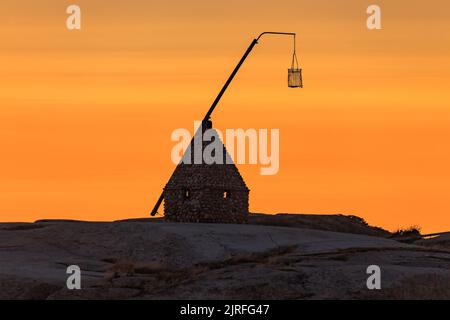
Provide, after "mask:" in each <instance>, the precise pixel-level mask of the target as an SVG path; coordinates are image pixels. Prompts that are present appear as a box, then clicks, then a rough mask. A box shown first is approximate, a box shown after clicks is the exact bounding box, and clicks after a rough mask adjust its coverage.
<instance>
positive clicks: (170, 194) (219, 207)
mask: <svg viewBox="0 0 450 320" xmlns="http://www.w3.org/2000/svg"><path fill="white" fill-rule="evenodd" d="M203 128H204V129H203V130H202V131H200V130H199V131H197V134H203V132H205V129H210V130H214V129H212V123H211V122H210V121H208V122H207V123H206V124H204V125H203ZM214 131H215V130H214ZM212 142H214V139H212ZM212 142H209V143H206V142H203V143H202V151H203V150H204V148H205V147H206V146H208V145H209V144H210V143H212ZM218 142H220V145H221V147H222V148H223V155H224V161H223V163H220V164H219V163H213V164H206V163H202V164H194V161H193V160H194V157H193V154H191V152H190V151H191V150H192V149H193V144H191V146H190V147H189V148H188V150H186V153H185V157H187V156H190V157H191V160H192V161H190V163H188V164H186V163H184V162H181V163H180V164H179V165H178V166H177V168H176V169H175V171H174V173H173V174H172V177H171V178H170V180H169V182H168V183H167V185H166V186H165V188H164V215H165V220H167V221H176V222H206V223H245V222H247V216H248V213H249V204H248V202H249V192H250V190H249V189H248V188H247V185H246V184H245V182H244V179H243V178H242V176H241V174H240V173H239V170H238V168H237V167H236V165H235V164H234V163H232V161H231V160H230V161H226V158H227V157H228V158H229V159H231V158H230V156H229V154H228V152H227V151H226V149H225V146H224V145H223V143H222V141H220V140H219V141H218ZM183 159H184V158H183Z"/></svg>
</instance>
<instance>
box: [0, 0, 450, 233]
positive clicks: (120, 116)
mask: <svg viewBox="0 0 450 320" xmlns="http://www.w3.org/2000/svg"><path fill="white" fill-rule="evenodd" d="M72 3H76V4H78V5H80V6H81V9H82V19H83V20H82V30H81V31H68V30H67V29H66V28H65V19H66V17H67V15H66V13H65V10H66V7H67V6H68V5H69V4H72ZM372 3H377V4H379V5H380V6H381V8H382V18H383V21H382V22H383V30H381V31H369V30H368V29H367V28H366V22H365V20H366V17H367V16H366V13H365V11H366V8H367V6H368V5H369V4H372ZM448 12H450V3H449V2H448V1H445V0H430V1H426V2H422V1H420V2H419V1H406V0H396V1H376V2H372V1H357V0H349V1H339V2H338V1H334V2H331V1H325V0H318V1H301V0H294V1H262V0H259V1H242V0H240V1H234V0H233V1H230V0H228V1H206V0H191V1H181V0H179V1H171V2H170V3H168V2H167V1H158V2H156V1H144V0H128V1H111V0H109V1H106V0H105V1H103V0H96V1H95V2H94V1H85V0H82V1H81V0H79V1H76V2H71V1H56V0H41V1H31V0H26V1H25V0H2V2H1V3H0V39H1V41H0V148H1V149H0V150H1V153H0V155H1V157H0V181H1V182H0V220H2V221H33V220H35V219H39V218H71V219H86V220H110V219H122V218H129V217H144V216H147V215H148V212H149V211H150V210H151V208H152V206H153V204H154V201H155V200H156V199H157V197H158V196H159V192H160V190H161V187H162V186H163V185H164V184H165V183H166V181H167V179H168V178H169V176H170V174H171V172H172V170H173V168H174V165H173V164H172V163H171V160H170V152H171V148H172V147H173V146H174V143H173V142H171V141H170V134H171V132H172V131H173V130H174V129H176V128H188V129H191V127H192V123H193V121H194V120H200V119H201V118H202V117H203V115H204V113H205V112H206V111H207V109H208V108H209V105H210V104H211V102H212V100H213V99H214V98H215V96H216V94H217V93H218V91H219V90H220V88H221V86H222V84H223V82H224V81H225V79H226V78H227V77H228V74H229V73H230V71H231V70H232V68H233V67H234V66H235V64H236V63H237V61H238V60H239V58H240V57H241V55H242V54H243V52H244V51H245V49H246V48H247V46H248V45H249V43H250V41H251V39H252V37H254V36H256V35H257V34H259V33H260V32H262V31H267V30H280V31H289V32H297V34H298V40H299V43H298V54H299V58H300V63H301V66H302V67H303V68H304V82H305V88H304V89H299V90H295V89H288V88H287V86H286V69H287V68H288V67H289V64H290V54H291V41H290V39H288V38H283V37H267V38H264V39H263V40H262V41H261V42H260V44H259V45H258V46H257V47H256V48H255V50H254V51H253V53H252V55H251V56H250V57H249V59H248V61H247V62H246V64H245V65H244V67H243V68H242V70H241V71H240V73H239V74H238V77H237V78H236V80H235V81H234V82H233V84H232V86H231V87H230V89H229V91H228V92H227V93H226V95H225V96H224V98H223V100H222V102H221V103H220V105H219V107H218V109H217V111H216V113H215V114H214V117H213V121H214V125H215V127H218V128H219V129H222V130H224V129H225V128H279V129H280V135H281V141H280V149H281V151H280V152H281V154H280V172H279V173H278V174H277V175H275V176H261V175H259V167H258V166H256V167H255V166H242V167H240V169H241V172H242V174H243V176H244V178H245V179H246V182H247V184H248V185H249V187H250V188H251V194H250V201H251V202H250V209H251V210H252V211H253V212H271V213H272V212H296V213H346V214H356V215H359V216H362V217H364V218H365V219H366V220H367V221H368V222H369V223H371V224H375V225H379V226H382V227H385V228H388V229H390V230H393V229H396V228H399V227H409V226H411V225H419V226H421V227H422V228H423V230H424V231H426V232H432V231H442V230H448V229H450V215H449V211H450V191H449V190H450V188H449V182H450V167H449V163H450V148H449V140H450V90H449V89H450V88H449V87H450V59H449V58H448V57H449V56H450V19H449V18H448V14H449V13H448Z"/></svg>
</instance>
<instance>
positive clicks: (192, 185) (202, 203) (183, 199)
mask: <svg viewBox="0 0 450 320" xmlns="http://www.w3.org/2000/svg"><path fill="white" fill-rule="evenodd" d="M264 35H284V36H292V37H293V40H294V54H293V56H292V65H291V68H290V69H288V86H289V87H290V88H303V80H302V69H299V66H298V61H297V55H296V52H295V47H296V44H295V36H296V35H295V33H292V32H273V31H269V32H263V33H261V34H260V35H259V36H258V37H257V38H256V39H253V41H252V42H251V43H250V46H249V47H248V48H247V50H246V51H245V53H244V55H243V56H242V58H241V60H239V62H238V64H237V65H236V67H235V68H234V69H233V71H232V72H231V74H230V76H229V77H228V79H227V81H226V82H225V84H224V86H223V87H222V89H221V90H220V92H219V94H218V95H217V97H216V99H215V100H214V102H213V103H212V105H211V107H210V108H209V110H208V112H207V113H206V115H205V117H204V118H203V121H202V130H200V133H203V132H204V130H205V128H206V127H208V126H209V128H212V123H211V115H212V113H213V111H214V109H215V108H216V106H217V104H218V103H219V101H220V99H221V98H222V96H223V94H224V93H225V91H226V90H227V88H228V86H229V85H230V83H231V82H232V81H233V79H234V77H235V76H236V74H237V72H238V71H239V69H240V68H241V66H242V64H243V63H244V61H245V59H247V57H248V55H249V54H250V52H251V51H252V50H253V48H254V47H255V45H256V44H257V43H258V41H259V40H260V39H261V37H262V36H264ZM197 133H199V131H198V132H197ZM193 141H194V140H193ZM193 141H192V142H191V145H190V146H191V147H190V148H191V149H192V146H193ZM222 146H223V144H222ZM203 147H205V145H203ZM223 148H224V155H225V157H226V156H227V155H228V154H227V152H226V150H225V147H224V146H223ZM188 150H189V149H188ZM191 163H194V162H191ZM248 195H249V189H248V188H247V186H246V184H245V182H244V179H242V176H241V175H240V173H239V171H238V169H237V168H236V166H235V165H234V164H233V163H232V162H229V161H226V162H225V164H217V163H215V164H209V165H208V164H185V163H181V164H179V165H178V166H177V168H176V169H175V171H174V173H173V174H172V176H171V178H170V179H169V182H168V183H167V184H166V186H165V188H164V189H163V192H162V193H161V195H160V196H159V198H158V200H157V201H156V203H155V206H154V207H153V210H152V211H151V215H152V216H155V215H156V214H157V213H158V209H159V207H160V206H161V203H162V202H163V201H165V202H164V214H165V218H166V220H168V221H183V222H234V223H236V222H239V223H242V222H245V221H246V220H247V215H248Z"/></svg>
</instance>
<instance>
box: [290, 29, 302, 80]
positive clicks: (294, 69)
mask: <svg viewBox="0 0 450 320" xmlns="http://www.w3.org/2000/svg"><path fill="white" fill-rule="evenodd" d="M288 86H289V88H303V79H302V69H300V68H299V67H298V60H297V54H296V53H295V37H294V54H293V55H292V64H291V68H290V69H288Z"/></svg>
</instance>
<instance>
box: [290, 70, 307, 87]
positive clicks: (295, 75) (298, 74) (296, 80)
mask: <svg viewBox="0 0 450 320" xmlns="http://www.w3.org/2000/svg"><path fill="white" fill-rule="evenodd" d="M288 86H289V88H303V81H302V69H298V68H290V69H288Z"/></svg>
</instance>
